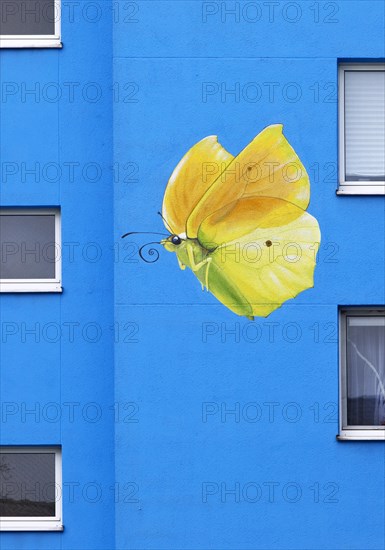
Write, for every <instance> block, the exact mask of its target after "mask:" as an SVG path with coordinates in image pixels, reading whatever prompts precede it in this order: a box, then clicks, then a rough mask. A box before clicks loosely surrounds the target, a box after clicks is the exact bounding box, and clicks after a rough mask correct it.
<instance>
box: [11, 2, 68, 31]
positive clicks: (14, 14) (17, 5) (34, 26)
mask: <svg viewBox="0 0 385 550" xmlns="http://www.w3.org/2000/svg"><path fill="white" fill-rule="evenodd" d="M58 6H59V5H58V2H57V0H56V5H55V0H0V34H2V35H8V34H9V35H17V34H22V35H23V34H27V35H29V34H31V35H47V36H50V35H53V34H55V19H57V18H58ZM55 10H56V11H55Z"/></svg>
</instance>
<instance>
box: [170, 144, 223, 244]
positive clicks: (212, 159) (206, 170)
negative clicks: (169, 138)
mask: <svg viewBox="0 0 385 550" xmlns="http://www.w3.org/2000/svg"><path fill="white" fill-rule="evenodd" d="M232 159H233V156H232V155H231V154H230V153H228V152H227V151H226V150H225V149H224V148H223V147H222V146H221V145H220V144H219V143H218V141H217V136H208V137H206V138H204V139H202V140H201V141H199V142H198V143H196V144H195V145H194V146H193V147H192V148H191V149H190V150H189V151H188V152H187V153H186V154H185V156H184V157H183V158H182V160H181V161H180V162H179V164H178V165H177V167H176V168H175V170H174V171H173V173H172V175H171V177H170V179H169V181H168V184H167V187H166V191H165V194H164V198H163V205H162V216H163V218H164V219H165V220H166V223H167V225H168V226H169V227H168V228H167V229H171V231H172V232H173V233H175V234H177V235H180V234H182V233H186V224H187V218H188V216H189V215H190V214H191V211H192V210H193V209H194V207H195V205H196V204H197V203H198V202H199V200H200V199H201V198H202V196H203V195H204V193H205V192H206V191H207V189H208V188H209V187H210V186H211V185H212V183H213V182H214V180H215V179H216V177H217V175H218V171H219V170H224V169H225V167H226V166H227V165H228V164H229V162H230V161H231V160H232ZM214 174H215V175H214Z"/></svg>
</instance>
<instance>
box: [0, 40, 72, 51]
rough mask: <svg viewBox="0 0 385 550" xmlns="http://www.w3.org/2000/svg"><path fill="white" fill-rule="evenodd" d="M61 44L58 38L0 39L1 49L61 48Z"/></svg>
mask: <svg viewBox="0 0 385 550" xmlns="http://www.w3.org/2000/svg"><path fill="white" fill-rule="evenodd" d="M62 47H63V44H62V42H61V41H60V39H58V38H54V39H47V38H41V39H38V38H36V39H33V38H32V39H28V40H26V39H17V40H16V39H14V38H0V49H1V48H62Z"/></svg>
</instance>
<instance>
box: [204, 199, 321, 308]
mask: <svg viewBox="0 0 385 550" xmlns="http://www.w3.org/2000/svg"><path fill="white" fill-rule="evenodd" d="M198 240H199V242H200V243H201V245H202V246H203V247H205V248H207V249H209V250H211V253H210V257H211V263H210V266H209V272H208V287H209V290H210V292H212V293H213V294H214V295H215V296H216V297H217V298H218V299H219V300H220V301H221V302H222V303H223V304H224V305H225V306H227V307H228V308H229V309H231V310H232V311H234V312H235V313H237V314H238V315H247V316H251V315H256V316H261V317H266V316H267V315H269V314H270V313H271V312H272V311H274V310H275V309H277V308H278V307H280V306H281V305H282V303H283V302H285V301H286V300H289V299H291V298H294V297H295V296H297V294H299V293H300V292H302V291H303V290H305V289H307V288H311V287H312V286H313V274H314V268H315V258H316V253H317V250H318V247H319V242H320V231H319V227H318V222H317V220H316V219H315V218H313V217H312V216H311V215H310V214H308V213H307V212H305V211H304V210H302V209H301V208H299V207H298V206H295V205H293V204H291V203H288V202H287V201H283V200H281V199H275V198H269V197H264V198H260V197H249V198H243V199H240V200H239V201H236V202H234V203H232V204H231V205H227V206H226V207H224V208H222V209H220V210H218V211H216V212H214V213H213V214H212V215H211V216H209V217H208V218H206V219H205V221H204V222H203V223H202V224H201V227H200V228H199V232H198Z"/></svg>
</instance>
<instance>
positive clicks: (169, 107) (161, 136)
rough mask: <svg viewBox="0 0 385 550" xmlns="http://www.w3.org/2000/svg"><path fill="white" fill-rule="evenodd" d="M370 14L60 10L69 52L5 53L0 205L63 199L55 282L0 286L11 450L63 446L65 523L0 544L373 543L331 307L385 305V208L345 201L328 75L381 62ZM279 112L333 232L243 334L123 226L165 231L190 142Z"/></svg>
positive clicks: (377, 456) (383, 528)
mask: <svg viewBox="0 0 385 550" xmlns="http://www.w3.org/2000/svg"><path fill="white" fill-rule="evenodd" d="M383 21H384V5H383V2H380V1H376V0H371V1H368V2H360V1H352V2H340V1H337V2H308V1H298V2H285V1H282V2H216V1H213V2H211V1H210V2H206V1H204V2H200V1H188V0H187V1H185V0H180V1H179V0H178V1H175V0H164V1H163V0H162V1H152V0H147V1H137V2H123V1H118V2H113V3H109V2H100V3H98V2H92V3H88V2H84V3H83V2H81V3H79V5H78V3H64V4H63V6H62V31H61V32H62V42H63V48H62V49H1V50H0V76H1V81H2V101H1V118H0V131H1V141H0V151H1V167H2V180H1V189H0V193H1V196H0V199H1V207H3V208H7V207H14V208H26V207H29V208H32V207H33V208H44V207H49V208H60V213H61V231H62V241H61V259H62V287H63V292H62V293H14V292H5V293H2V294H1V296H0V316H1V327H2V342H1V385H0V392H1V405H2V424H1V432H0V437H1V441H0V443H1V445H3V446H8V447H9V446H34V447H36V446H50V447H58V448H60V449H61V458H62V483H61V488H60V489H61V492H60V496H61V501H62V512H63V516H62V517H63V525H64V530H63V531H60V532H30V531H28V532H14V531H12V532H2V533H1V534H0V547H1V548H4V549H7V550H11V549H12V550H16V549H20V548H28V549H32V548H42V549H44V548H47V549H54V548H62V549H68V550H75V549H76V550H78V549H79V550H80V549H91V548H92V549H100V550H102V549H103V550H107V549H115V548H116V549H119V550H120V549H146V550H147V549H164V550H171V549H185V550H191V549H202V550H203V549H204V550H207V549H215V550H219V549H220V550H222V549H223V550H225V549H228V550H230V549H235V548H236V549H239V550H246V549H247V550H256V549H267V548H269V549H277V550H278V549H279V550H281V549H282V550H283V549H292V550H298V549H314V550H318V549H330V550H331V549H336V548H338V549H340V548H341V549H345V548H349V549H357V550H358V549H363V548H365V549H368V550H369V549H370V550H379V549H381V548H383V547H384V542H385V524H384V496H385V495H384V475H385V471H384V458H385V450H384V442H383V441H370V440H351V441H342V440H337V439H336V435H337V434H339V433H340V428H339V417H340V411H339V409H340V407H339V400H340V398H339V385H340V381H339V368H340V361H341V359H340V357H339V352H340V341H341V335H340V324H341V321H340V313H339V312H340V309H341V308H343V307H345V306H346V307H347V306H350V307H353V306H357V307H362V306H365V307H380V306H382V307H383V305H384V303H385V296H384V261H385V259H384V222H385V203H384V197H383V196H378V195H356V196H353V195H337V194H336V190H337V189H338V171H339V170H338V159H339V153H338V149H339V140H338V92H339V87H338V74H339V65H340V64H341V63H348V62H351V63H353V62H354V63H380V62H383V60H384V32H383ZM275 123H280V124H283V126H284V133H285V136H286V137H287V139H288V140H289V142H290V143H291V145H292V146H293V147H294V149H295V150H296V152H297V153H298V155H299V157H300V159H301V161H302V162H303V164H304V166H305V167H306V169H307V171H308V173H309V177H310V182H311V202H310V206H309V209H308V210H309V212H310V213H311V214H312V215H313V216H315V217H316V218H317V220H318V222H319V224H320V228H321V235H322V237H321V239H322V240H321V245H320V249H319V253H318V264H317V267H316V271H315V282H314V288H312V289H309V290H307V291H305V292H303V293H301V294H300V295H299V296H298V297H297V298H296V299H295V300H290V301H288V302H286V303H285V304H284V305H283V306H282V307H281V308H280V309H278V310H276V311H275V312H274V313H272V314H271V315H270V316H269V317H268V318H256V319H255V321H250V320H248V319H246V318H243V317H237V316H236V315H234V314H233V313H232V312H231V311H229V310H228V309H226V308H225V307H224V306H223V305H222V304H220V303H219V302H218V301H217V300H216V299H215V298H214V297H213V296H212V295H211V294H209V293H207V292H202V291H201V287H200V284H199V283H198V281H197V280H196V279H195V277H194V275H193V274H192V273H191V271H189V270H186V271H181V270H180V269H179V267H178V264H177V261H176V258H175V257H174V255H171V254H168V253H167V252H166V251H165V250H163V249H162V248H161V247H158V248H159V254H160V256H159V259H158V260H157V261H155V262H152V263H147V262H143V261H142V260H141V258H140V255H139V248H140V246H141V245H143V244H145V243H147V242H149V241H153V240H154V241H156V240H157V239H159V237H157V236H154V237H153V236H152V235H143V236H142V235H132V236H130V238H126V239H125V240H122V239H121V238H120V236H121V235H122V234H124V233H126V232H131V231H138V232H139V231H143V232H144V231H148V232H151V231H155V232H164V231H165V229H164V226H163V222H162V219H161V218H160V217H159V216H158V215H157V211H159V210H160V209H161V205H162V199H163V195H164V190H165V187H166V184H167V180H168V178H169V177H170V174H171V173H172V171H173V169H174V167H175V166H176V164H177V163H178V162H179V160H180V159H181V158H182V156H183V155H184V154H185V152H186V151H187V150H188V149H189V147H191V146H192V145H193V144H194V143H196V142H198V141H199V140H200V139H202V138H203V137H205V136H208V135H218V138H219V141H220V143H222V145H223V146H224V147H225V148H226V149H227V150H228V151H230V152H231V153H232V154H233V155H236V154H237V153H239V152H240V151H241V150H242V149H243V148H244V147H245V146H246V145H247V144H248V143H249V142H250V141H251V140H252V139H253V138H254V136H255V135H257V134H258V133H259V132H260V131H261V130H262V129H263V128H264V127H266V126H268V125H270V124H275ZM153 246H154V247H155V248H156V245H153ZM153 258H156V256H154V257H153ZM147 259H151V257H150V258H147Z"/></svg>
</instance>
